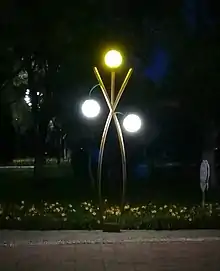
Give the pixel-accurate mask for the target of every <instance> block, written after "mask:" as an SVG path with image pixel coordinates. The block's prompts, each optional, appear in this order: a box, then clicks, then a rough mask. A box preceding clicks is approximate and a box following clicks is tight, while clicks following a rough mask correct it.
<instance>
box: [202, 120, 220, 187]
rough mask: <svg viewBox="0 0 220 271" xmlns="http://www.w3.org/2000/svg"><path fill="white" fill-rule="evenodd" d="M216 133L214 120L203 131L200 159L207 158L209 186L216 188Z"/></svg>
mask: <svg viewBox="0 0 220 271" xmlns="http://www.w3.org/2000/svg"><path fill="white" fill-rule="evenodd" d="M217 135H218V132H217V130H216V127H215V125H214V122H211V123H210V124H209V125H208V126H207V127H206V129H205V131H204V145H203V151H202V159H203V160H207V161H208V162H209V165H210V180H209V185H210V188H216V186H217V184H218V182H217V174H216V166H215V147H216V139H217Z"/></svg>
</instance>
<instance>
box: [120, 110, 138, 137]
mask: <svg viewBox="0 0 220 271" xmlns="http://www.w3.org/2000/svg"><path fill="white" fill-rule="evenodd" d="M141 125H142V123H141V119H140V118H139V117H138V116H137V115H135V114H129V115H127V116H126V117H125V118H124V120H123V126H124V128H125V130H126V131H127V132H129V133H135V132H137V131H138V130H140V128H141Z"/></svg>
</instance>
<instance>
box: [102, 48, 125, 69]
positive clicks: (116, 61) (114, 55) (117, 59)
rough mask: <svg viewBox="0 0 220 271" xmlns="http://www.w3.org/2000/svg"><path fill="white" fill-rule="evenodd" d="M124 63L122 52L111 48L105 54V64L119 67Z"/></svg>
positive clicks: (110, 66)
mask: <svg viewBox="0 0 220 271" xmlns="http://www.w3.org/2000/svg"><path fill="white" fill-rule="evenodd" d="M121 63H122V56H121V54H120V52H118V51H116V50H111V51H109V52H108V53H107V54H106V55H105V64H106V65H107V66H108V67H109V68H118V67H119V66H120V65H121Z"/></svg>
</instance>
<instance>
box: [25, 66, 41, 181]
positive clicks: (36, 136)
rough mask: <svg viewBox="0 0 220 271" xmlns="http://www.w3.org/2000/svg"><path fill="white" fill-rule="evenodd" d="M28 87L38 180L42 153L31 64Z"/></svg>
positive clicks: (36, 96) (35, 168)
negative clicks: (30, 99)
mask: <svg viewBox="0 0 220 271" xmlns="http://www.w3.org/2000/svg"><path fill="white" fill-rule="evenodd" d="M28 86H29V88H30V91H31V96H32V116H33V123H34V149H35V161H34V175H35V177H36V178H37V179H38V178H40V176H41V173H42V169H43V153H42V144H41V137H40V131H39V112H38V95H37V88H36V82H35V78H34V71H33V70H32V67H31V63H30V66H29V69H28Z"/></svg>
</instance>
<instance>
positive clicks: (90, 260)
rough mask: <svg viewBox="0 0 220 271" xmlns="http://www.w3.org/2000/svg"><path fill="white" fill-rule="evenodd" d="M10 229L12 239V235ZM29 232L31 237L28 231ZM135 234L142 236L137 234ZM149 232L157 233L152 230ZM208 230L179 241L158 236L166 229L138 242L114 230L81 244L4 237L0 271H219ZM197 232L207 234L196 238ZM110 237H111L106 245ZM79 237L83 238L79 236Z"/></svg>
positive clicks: (217, 250)
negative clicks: (88, 242)
mask: <svg viewBox="0 0 220 271" xmlns="http://www.w3.org/2000/svg"><path fill="white" fill-rule="evenodd" d="M12 233H13V234H14V237H15V236H16V234H15V233H14V232H11V234H12ZM26 233H27V232H26ZM208 233H210V234H208ZM216 233H217V232H216ZM0 234H1V237H3V235H4V236H5V237H4V239H5V238H6V235H5V232H4V233H2V232H0ZM28 234H29V236H31V234H32V233H28ZM33 234H34V235H36V234H37V233H36V232H35V233H33ZM44 234H45V235H46V233H44ZM51 234H52V233H51ZM69 234H70V233H69ZM75 234H76V233H75ZM84 234H86V233H84ZM93 234H94V233H91V235H93ZM95 234H96V235H97V234H99V237H100V236H101V235H102V234H101V233H100V232H99V233H95ZM123 234H124V236H125V235H127V236H128V235H132V232H131V234H130V232H125V233H123ZM136 234H137V235H141V232H137V233H136ZM148 234H149V235H150V233H148ZM152 234H154V235H155V236H156V234H157V233H156V232H153V233H151V235H152ZM193 234H194V235H196V231H193V232H189V235H191V236H192V235H193ZM212 234H213V232H212ZM212 234H211V232H206V234H205V232H201V233H200V234H199V233H198V232H197V237H190V238H186V239H185V240H184V238H183V237H181V239H180V238H179V237H177V236H178V235H180V236H182V235H183V232H171V233H170V236H169V237H167V238H161V236H162V237H163V235H167V233H166V234H164V233H163V232H161V233H160V232H159V233H158V239H152V238H150V237H149V238H148V239H147V238H146V237H145V239H144V241H142V242H140V240H137V239H134V238H133V239H132V238H131V239H129V238H127V239H126V240H122V238H121V237H120V235H121V234H118V235H117V237H115V236H116V235H114V234H113V236H114V237H112V234H105V241H104V238H102V239H99V241H97V242H95V243H90V244H83V242H79V240H78V243H75V244H74V243H73V242H71V243H69V244H68V242H67V240H66V241H65V242H64V241H63V244H58V243H54V242H51V240H52V238H51V237H50V238H48V239H49V240H48V241H47V242H46V243H42V242H38V243H34V242H29V244H28V243H26V241H27V240H26V241H25V242H24V241H23V242H21V239H20V241H19V242H16V240H15V239H14V242H11V240H10V242H9V241H7V240H5V241H4V244H3V243H1V244H0V270H1V271H7V270H31V271H35V270H40V271H44V270H47V271H50V270H54V271H56V270H76V271H83V270H88V271H90V270H96V271H104V270H105V271H108V270H109V271H113V270H114V271H118V270H121V271H125V270H126V271H130V270H132V271H145V270H146V271H147V270H150V271H155V270H158V271H161V270H169V271H172V270H177V271H182V270H186V271H191V270H193V271H195V270H198V271H203V270H206V271H207V270H208V271H215V270H216V271H219V270H220V240H219V239H218V238H214V236H211V235H212ZM9 235H10V234H9V232H8V236H9ZM133 235H135V233H133ZM143 235H144V233H143ZM202 235H206V236H205V237H204V236H203V237H199V236H202ZM209 235H210V237H209ZM185 236H186V232H185ZM58 239H59V237H57V240H58ZM79 239H80V238H79ZM110 239H111V240H113V241H112V242H111V243H107V240H110ZM38 240H40V239H38ZM129 240H132V241H129ZM81 241H83V238H82V237H81ZM84 241H85V240H84ZM87 241H88V240H87ZM30 243H32V245H30Z"/></svg>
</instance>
